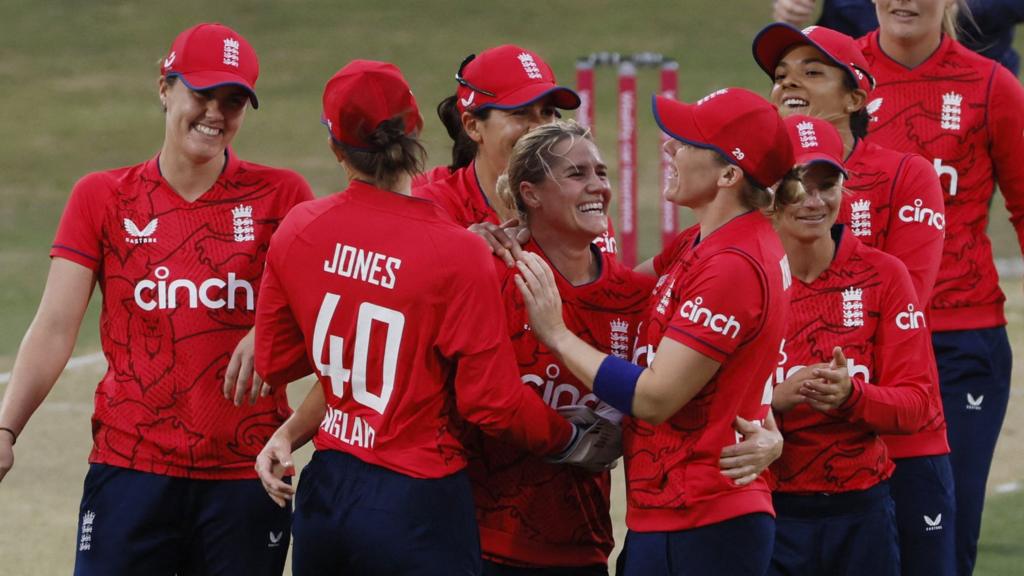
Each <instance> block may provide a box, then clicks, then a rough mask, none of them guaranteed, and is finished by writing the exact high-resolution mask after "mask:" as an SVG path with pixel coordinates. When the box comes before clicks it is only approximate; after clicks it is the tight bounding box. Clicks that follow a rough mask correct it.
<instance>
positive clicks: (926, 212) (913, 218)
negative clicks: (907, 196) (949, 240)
mask: <svg viewBox="0 0 1024 576" xmlns="http://www.w3.org/2000/svg"><path fill="white" fill-rule="evenodd" d="M922 206H924V201H923V200H921V199H920V198H918V199H916V200H914V205H913V206H909V205H908V206H904V207H902V208H900V211H899V216H900V220H902V221H904V222H921V223H923V224H927V225H929V226H932V227H934V228H935V229H936V230H942V229H943V228H945V227H946V216H945V215H944V214H942V213H941V212H936V211H935V210H932V209H931V208H922Z"/></svg>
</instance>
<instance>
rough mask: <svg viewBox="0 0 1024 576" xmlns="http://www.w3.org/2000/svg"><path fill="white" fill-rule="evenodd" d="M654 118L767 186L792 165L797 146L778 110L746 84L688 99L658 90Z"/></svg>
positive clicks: (680, 137)
mask: <svg viewBox="0 0 1024 576" xmlns="http://www.w3.org/2000/svg"><path fill="white" fill-rule="evenodd" d="M653 108H654V120H655V121H656V122H657V123H658V126H660V127H661V129H662V131H664V132H665V133H666V134H668V135H669V136H671V137H672V138H675V139H676V140H679V141H680V142H685V143H687V144H690V145H691V146H696V147H698V148H707V149H710V150H714V151H716V152H718V153H719V154H721V155H722V157H723V158H725V160H726V161H728V162H731V163H732V164H735V165H737V166H739V167H740V168H742V169H743V172H744V173H745V174H746V175H747V177H749V178H750V179H751V180H753V181H754V183H756V184H757V185H759V186H761V187H762V188H769V187H771V186H773V185H774V184H775V183H776V182H778V181H779V180H781V179H782V177H783V176H785V175H786V172H789V170H790V169H791V168H792V167H793V147H792V145H791V144H790V142H789V133H788V132H787V130H786V125H785V124H783V123H782V118H781V117H780V116H779V112H778V110H776V109H775V107H774V106H772V105H771V103H770V102H768V101H767V100H765V99H764V98H762V97H761V96H759V95H757V94H755V93H754V92H751V91H750V90H745V89H743V88H723V89H721V90H716V91H714V92H712V93H711V94H708V95H707V96H705V97H703V98H701V99H700V100H698V101H697V102H696V103H694V104H686V103H683V102H679V101H676V100H673V99H671V98H666V97H664V96H658V95H655V96H654V98H653Z"/></svg>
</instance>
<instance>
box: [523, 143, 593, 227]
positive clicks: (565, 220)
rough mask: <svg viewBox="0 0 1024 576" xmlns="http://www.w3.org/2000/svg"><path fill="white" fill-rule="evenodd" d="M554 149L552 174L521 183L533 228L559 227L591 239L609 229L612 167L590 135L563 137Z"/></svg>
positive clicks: (551, 166)
mask: <svg viewBox="0 0 1024 576" xmlns="http://www.w3.org/2000/svg"><path fill="white" fill-rule="evenodd" d="M552 153H553V157H554V161H553V162H551V163H550V169H551V171H550V174H549V175H548V177H547V178H545V179H544V180H542V181H541V182H539V183H537V184H533V183H530V182H523V183H522V184H521V185H520V198H521V199H522V202H523V204H525V207H526V212H527V215H528V217H527V222H529V226H530V230H538V229H546V230H556V231H558V232H560V233H561V234H564V235H566V236H571V237H579V238H580V239H581V240H583V241H585V242H587V243H589V242H590V241H592V240H593V239H594V238H596V237H598V236H600V235H601V234H603V233H605V232H606V231H607V229H608V202H609V201H610V200H611V186H610V185H609V183H608V167H607V166H605V164H604V161H603V160H602V159H601V154H600V152H598V150H597V146H596V145H595V144H594V143H593V142H592V141H590V140H589V139H586V138H579V137H577V138H566V139H563V140H561V141H559V142H557V143H556V144H554V145H553V146H552Z"/></svg>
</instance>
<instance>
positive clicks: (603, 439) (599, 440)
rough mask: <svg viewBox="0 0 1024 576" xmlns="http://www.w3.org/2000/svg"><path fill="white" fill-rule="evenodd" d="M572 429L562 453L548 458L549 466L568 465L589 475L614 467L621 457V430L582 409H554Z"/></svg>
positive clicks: (595, 414)
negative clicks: (570, 437) (569, 423)
mask: <svg viewBox="0 0 1024 576" xmlns="http://www.w3.org/2000/svg"><path fill="white" fill-rule="evenodd" d="M558 412H559V414H561V415H562V416H563V417H564V418H565V419H566V420H568V421H569V422H571V423H572V425H573V436H572V440H571V441H570V442H569V445H568V446H567V447H566V448H565V450H563V451H562V452H560V453H558V454H555V455H554V456H551V457H550V458H548V461H549V462H551V463H553V464H571V465H573V466H579V467H581V468H585V469H587V470H589V471H591V472H603V471H605V470H610V469H612V468H614V467H615V464H616V462H617V461H618V459H619V457H620V456H622V428H620V427H619V426H618V425H617V424H615V423H613V422H612V421H610V420H606V419H605V418H602V417H600V416H598V415H597V413H596V412H594V411H593V410H592V409H590V408H588V407H586V406H569V407H563V408H559V409H558Z"/></svg>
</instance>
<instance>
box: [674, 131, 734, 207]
mask: <svg viewBox="0 0 1024 576" xmlns="http://www.w3.org/2000/svg"><path fill="white" fill-rule="evenodd" d="M662 148H663V150H664V152H665V153H666V154H668V156H669V157H670V158H671V159H672V164H671V167H672V168H673V170H671V173H670V175H669V177H668V181H667V182H666V184H665V190H664V191H663V194H664V197H665V200H667V201H669V202H671V203H673V204H676V205H678V206H687V207H689V208H699V207H701V206H703V205H705V204H708V203H710V202H711V201H712V200H714V199H715V195H716V194H717V192H718V184H719V180H720V178H721V177H722V174H723V170H725V169H726V168H727V167H728V164H726V163H724V162H723V161H722V160H721V158H720V157H719V156H718V153H716V152H714V151H713V150H708V149H706V148H698V147H696V146H691V145H689V144H686V143H684V142H680V141H679V140H675V139H670V140H668V141H667V142H665V144H664V146H663V147H662Z"/></svg>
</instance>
